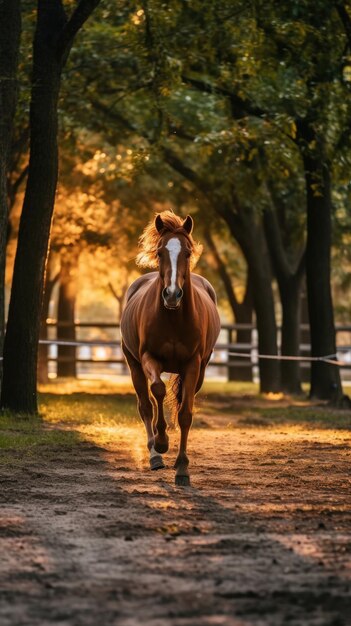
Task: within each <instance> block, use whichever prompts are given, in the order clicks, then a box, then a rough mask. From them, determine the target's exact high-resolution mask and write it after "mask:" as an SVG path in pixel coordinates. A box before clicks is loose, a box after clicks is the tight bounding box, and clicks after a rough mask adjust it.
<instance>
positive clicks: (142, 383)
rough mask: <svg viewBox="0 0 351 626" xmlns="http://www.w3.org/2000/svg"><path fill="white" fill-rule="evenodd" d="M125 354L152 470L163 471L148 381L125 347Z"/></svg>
mask: <svg viewBox="0 0 351 626" xmlns="http://www.w3.org/2000/svg"><path fill="white" fill-rule="evenodd" d="M123 352H124V355H125V357H126V359H127V361H128V365H129V369H130V374H131V377H132V381H133V385H134V389H135V391H136V394H137V396H138V411H139V415H140V417H141V419H142V420H143V422H144V425H145V429H146V435H147V447H148V449H149V452H150V467H151V469H152V470H158V469H162V468H164V467H165V465H164V462H163V459H162V456H161V455H160V454H159V453H158V452H156V450H155V447H154V444H155V437H154V431H153V426H152V420H153V405H152V402H151V400H150V397H149V389H148V384H147V380H146V378H145V374H144V372H143V369H142V367H141V365H140V363H139V362H138V361H137V360H136V359H135V358H134V357H133V355H132V354H131V353H130V352H129V350H127V348H126V347H125V346H123Z"/></svg>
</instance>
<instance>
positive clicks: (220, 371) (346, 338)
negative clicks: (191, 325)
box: [46, 320, 351, 380]
mask: <svg viewBox="0 0 351 626" xmlns="http://www.w3.org/2000/svg"><path fill="white" fill-rule="evenodd" d="M58 327H59V328H60V340H61V341H64V337H65V335H66V332H67V336H69V337H72V330H74V331H75V333H74V334H75V337H76V342H77V345H70V346H61V347H60V348H58V344H57V341H59V340H58V339H57V329H58ZM243 330H246V331H250V332H249V337H250V338H251V341H249V342H247V343H238V342H237V341H236V334H237V332H238V331H243ZM65 331H66V332H65ZM336 332H337V346H338V348H337V354H338V357H339V358H340V359H342V360H343V361H344V362H345V365H343V366H342V368H341V369H342V378H343V379H344V380H347V379H350V380H351V371H350V370H351V325H337V327H336ZM300 334H301V337H302V338H303V341H304V342H301V343H300V355H301V356H308V355H309V353H310V345H309V343H307V342H306V339H307V341H308V325H306V324H302V325H301V326H300ZM47 341H48V349H47V354H46V356H47V359H48V364H49V376H50V377H52V378H54V377H55V376H56V373H57V365H58V363H62V362H66V363H68V362H74V363H75V365H76V371H77V375H78V376H79V378H84V377H86V378H90V377H100V376H101V377H102V378H103V377H110V376H115V375H123V374H127V373H128V369H127V367H126V363H125V359H124V357H123V353H122V350H121V334H120V326H119V324H116V323H108V322H76V323H75V324H74V325H72V324H69V323H65V322H60V323H57V322H56V321H54V320H48V322H47ZM279 342H280V329H278V344H279ZM232 352H235V353H241V354H250V358H240V357H235V356H231V354H230V353H232ZM257 355H258V345H257V330H256V328H255V326H252V325H249V324H223V325H222V327H221V332H220V335H219V339H218V342H217V344H216V346H215V350H214V354H213V357H212V359H211V361H210V363H209V366H208V373H207V376H208V377H209V378H211V377H216V378H218V377H219V378H221V379H223V380H225V379H229V380H257V379H258V358H257ZM300 367H301V370H302V374H303V376H302V378H303V379H304V380H307V374H308V370H309V363H306V362H304V363H301V365H300Z"/></svg>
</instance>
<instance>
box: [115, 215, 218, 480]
mask: <svg viewBox="0 0 351 626" xmlns="http://www.w3.org/2000/svg"><path fill="white" fill-rule="evenodd" d="M192 230H193V219H192V217H191V216H189V215H188V216H187V217H186V218H185V219H184V220H183V219H182V218H180V217H178V216H177V215H176V214H175V213H173V211H163V212H161V213H157V214H156V216H155V219H154V220H152V221H151V222H150V223H149V224H148V225H147V227H146V228H145V229H144V231H143V234H142V235H141V237H140V239H139V246H140V253H139V254H138V256H137V259H136V261H137V264H138V265H139V266H141V267H149V268H151V269H157V271H153V272H149V273H146V274H144V275H142V276H140V277H139V278H138V279H137V280H135V281H134V282H133V283H132V285H131V286H130V287H129V289H128V291H127V295H126V304H125V308H124V311H123V315H122V319H121V335H122V350H123V353H124V355H125V358H126V360H127V363H128V365H129V369H130V373H131V378H132V382H133V385H134V388H135V391H136V394H137V399H138V410H139V414H140V417H141V419H142V420H143V422H144V425H145V429H146V434H147V447H148V450H149V454H150V457H149V459H150V468H151V469H152V470H158V469H162V468H164V467H165V465H164V462H163V458H162V454H164V453H165V452H167V450H168V445H169V439H168V434H167V423H166V420H165V417H164V410H163V403H164V400H165V396H166V386H165V383H164V382H163V380H162V379H161V374H162V372H167V373H170V374H171V389H172V390H173V400H174V406H175V410H174V412H175V414H177V417H178V424H179V427H180V433H181V434H180V446H179V452H178V455H177V458H176V461H175V465H174V467H175V470H176V474H175V484H176V485H178V486H188V485H190V474H189V469H188V466H189V458H188V456H187V441H188V434H189V430H190V427H191V424H192V414H193V406H194V398H195V395H196V394H197V392H198V391H199V390H200V388H201V386H202V383H203V380H204V375H205V368H206V365H207V363H208V361H209V359H210V357H211V354H212V352H213V348H214V345H215V343H216V340H217V338H218V335H219V331H220V319H219V315H218V311H217V306H216V293H215V290H214V288H213V287H212V285H211V284H210V283H209V282H208V280H206V279H205V278H203V277H202V276H200V275H199V274H195V273H193V272H192V271H191V270H192V269H193V268H194V266H195V264H196V261H197V259H198V258H199V256H200V254H201V252H202V246H201V245H200V244H198V243H197V242H195V241H194V239H193V237H192Z"/></svg>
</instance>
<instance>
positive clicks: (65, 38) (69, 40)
mask: <svg viewBox="0 0 351 626" xmlns="http://www.w3.org/2000/svg"><path fill="white" fill-rule="evenodd" d="M99 4H100V0H80V2H79V3H78V5H77V7H76V8H75V10H74V11H73V13H72V15H71V17H70V18H69V20H68V21H67V22H66V24H65V25H64V27H63V29H62V30H61V33H60V36H59V38H58V42H57V52H58V56H59V59H62V61H63V63H65V61H66V60H67V57H68V54H69V51H70V49H71V47H72V44H73V41H74V38H75V36H76V34H77V33H78V31H79V30H80V29H81V28H82V26H83V25H84V24H85V22H86V21H87V19H88V18H89V17H90V15H91V14H92V12H93V11H94V9H96V7H97V6H98V5H99Z"/></svg>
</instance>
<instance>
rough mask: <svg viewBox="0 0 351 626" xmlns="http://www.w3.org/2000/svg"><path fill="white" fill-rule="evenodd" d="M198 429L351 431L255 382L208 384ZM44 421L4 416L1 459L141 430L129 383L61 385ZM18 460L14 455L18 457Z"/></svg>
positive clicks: (332, 416)
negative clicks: (260, 391)
mask: <svg viewBox="0 0 351 626" xmlns="http://www.w3.org/2000/svg"><path fill="white" fill-rule="evenodd" d="M196 404H197V412H196V416H195V420H194V426H195V428H196V427H207V428H212V427H213V428H216V427H230V428H247V427H261V428H274V427H277V426H294V427H298V428H307V429H315V428H321V429H333V430H338V429H345V430H350V429H351V411H350V410H341V411H340V410H335V409H332V408H330V407H327V406H323V405H317V404H313V403H310V402H308V400H307V399H303V398H300V397H299V398H286V397H282V396H271V397H265V396H260V395H259V394H258V388H257V385H255V384H253V383H235V382H231V383H218V382H212V381H210V382H206V383H205V385H204V387H203V389H202V391H201V393H200V394H199V396H198V400H197V403H196ZM39 407H40V417H29V416H21V417H17V416H16V417H15V416H13V415H10V414H9V413H3V414H0V460H1V462H8V460H9V459H10V458H11V457H13V452H14V451H15V452H16V453H17V458H18V459H19V458H26V457H28V456H33V455H36V456H40V457H42V456H43V455H44V456H45V455H51V454H55V451H57V448H58V447H61V448H63V447H65V448H72V447H74V446H76V445H78V444H79V443H80V442H81V441H82V440H85V439H90V438H91V437H90V436H91V435H92V434H93V433H94V434H95V435H96V434H97V433H99V432H100V433H101V434H103V432H105V433H106V435H108V433H109V432H110V433H111V429H112V430H113V431H116V430H118V429H119V428H121V427H132V426H136V425H139V426H140V419H139V417H138V414H137V409H136V398H135V394H134V392H133V390H132V387H131V384H130V383H129V382H123V383H121V384H117V383H116V384H114V383H108V382H103V383H101V382H99V381H72V380H71V381H66V382H64V383H62V382H60V381H58V382H55V383H51V384H50V385H48V386H46V387H45V388H43V389H42V391H41V393H40V395H39ZM14 456H16V455H14Z"/></svg>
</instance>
